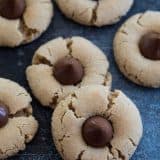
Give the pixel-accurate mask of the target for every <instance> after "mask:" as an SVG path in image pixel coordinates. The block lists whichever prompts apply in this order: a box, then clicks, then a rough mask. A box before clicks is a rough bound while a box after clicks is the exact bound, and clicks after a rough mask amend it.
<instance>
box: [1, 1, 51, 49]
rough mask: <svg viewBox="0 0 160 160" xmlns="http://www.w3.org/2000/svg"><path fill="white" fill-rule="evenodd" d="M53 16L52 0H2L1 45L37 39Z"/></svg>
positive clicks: (13, 45)
mask: <svg viewBox="0 0 160 160" xmlns="http://www.w3.org/2000/svg"><path fill="white" fill-rule="evenodd" d="M52 16H53V6H52V2H51V0H0V46H8V47H15V46H18V45H20V44H26V43H29V42H31V41H33V40H35V39H36V38H38V37H39V36H40V35H41V34H42V33H43V32H44V31H45V30H46V29H47V27H48V26H49V24H50V21H51V18H52Z"/></svg>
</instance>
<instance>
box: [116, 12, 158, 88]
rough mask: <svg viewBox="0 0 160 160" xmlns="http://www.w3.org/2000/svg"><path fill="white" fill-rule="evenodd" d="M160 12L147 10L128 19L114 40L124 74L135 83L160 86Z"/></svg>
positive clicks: (118, 60) (117, 56) (117, 57)
mask: <svg viewBox="0 0 160 160" xmlns="http://www.w3.org/2000/svg"><path fill="white" fill-rule="evenodd" d="M159 18H160V12H156V11H147V12H145V13H139V14H136V15H134V16H133V17H131V18H130V19H129V20H127V21H126V22H125V23H124V24H123V25H122V26H121V28H120V29H119V30H118V32H117V34H116V36H115V39H114V55H115V59H116V62H117V64H118V66H119V68H120V70H121V72H122V73H123V74H124V75H125V76H126V77H127V78H128V79H130V80H131V81H133V82H135V83H136V84H139V85H142V86H147V87H154V88H158V87H160V74H159V67H160V52H159V51H160V22H159V21H157V19H159Z"/></svg>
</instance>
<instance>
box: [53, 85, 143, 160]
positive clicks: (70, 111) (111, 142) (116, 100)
mask: <svg viewBox="0 0 160 160" xmlns="http://www.w3.org/2000/svg"><path fill="white" fill-rule="evenodd" d="M124 115H125V116H124ZM142 132H143V127H142V121H141V117H140V114H139V111H138V109H137V108H136V106H135V105H134V104H133V102H132V101H131V100H130V99H129V98H128V97H126V96H125V95H124V94H123V93H122V92H121V91H119V90H116V91H114V92H110V91H109V90H108V88H106V87H104V86H85V87H82V88H80V89H79V90H76V91H75V92H74V93H73V94H72V95H69V96H68V97H67V98H66V99H65V100H63V101H61V102H60V103H59V104H58V106H57V107H56V109H55V111H54V113H53V116H52V135H53V139H54V142H55V145H56V147H57V150H58V151H59V153H60V154H61V156H62V157H63V159H64V160H75V159H77V160H79V159H81V160H89V159H92V160H104V159H108V160H113V159H116V160H120V159H124V160H128V159H129V158H130V157H131V156H132V154H133V153H134V151H135V150H136V148H137V146H138V144H139V141H140V139H141V136H142Z"/></svg>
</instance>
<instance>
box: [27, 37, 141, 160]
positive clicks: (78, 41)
mask: <svg viewBox="0 0 160 160" xmlns="http://www.w3.org/2000/svg"><path fill="white" fill-rule="evenodd" d="M108 67H109V63H108V60H107V58H106V56H105V55H104V53H103V52H102V51H101V50H100V49H99V48H98V47H96V46H95V45H94V44H93V43H91V42H90V41H88V40H87V39H84V38H82V37H72V38H67V39H64V38H57V39H55V40H52V41H50V42H48V43H46V44H44V45H43V46H42V47H40V48H39V49H38V50H37V51H36V53H35V55H34V57H33V60H32V65H31V66H29V67H28V68H27V70H26V75H27V79H28V82H29V85H30V87H31V89H32V92H33V94H34V95H35V97H36V98H37V99H38V100H39V101H40V102H41V104H42V105H43V106H49V107H51V108H53V109H55V110H54V113H53V117H52V122H51V123H52V135H53V139H54V142H55V145H56V147H57V150H58V151H59V153H60V155H61V156H62V158H63V159H64V160H80V159H83V160H98V159H100V160H104V159H109V160H112V159H117V160H118V159H126V160H127V159H129V158H130V157H131V156H132V154H133V153H134V151H135V150H136V148H137V146H138V144H139V141H140V139H141V137H142V132H143V127H142V121H141V117H140V114H139V111H138V109H137V107H136V106H135V105H134V104H133V102H132V101H131V100H130V99H129V98H128V97H127V96H125V95H124V94H123V93H122V92H121V91H119V90H116V91H114V92H111V91H110V88H111V75H110V73H109V72H108Z"/></svg>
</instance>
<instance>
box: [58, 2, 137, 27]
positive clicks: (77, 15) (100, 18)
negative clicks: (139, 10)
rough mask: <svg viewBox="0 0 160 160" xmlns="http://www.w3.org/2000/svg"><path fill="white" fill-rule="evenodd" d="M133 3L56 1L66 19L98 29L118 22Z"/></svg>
mask: <svg viewBox="0 0 160 160" xmlns="http://www.w3.org/2000/svg"><path fill="white" fill-rule="evenodd" d="M133 2H134V1H133V0H96V1H91V0H76V1H75V0H56V3H57V4H58V6H59V8H60V9H61V11H62V12H63V13H64V14H65V15H66V16H67V17H68V18H70V19H73V20H74V21H76V22H78V23H81V24H84V25H93V26H99V27H100V26H103V25H110V24H113V23H116V22H117V21H119V20H120V18H121V17H122V16H124V15H125V14H126V13H127V12H128V10H129V9H130V8H131V6H132V4H133Z"/></svg>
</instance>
